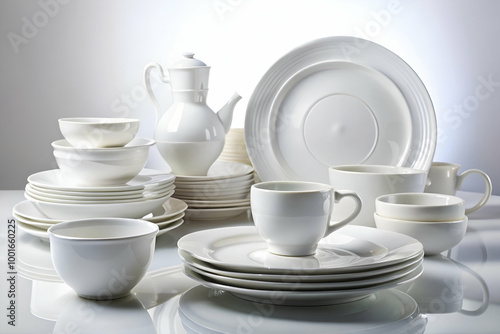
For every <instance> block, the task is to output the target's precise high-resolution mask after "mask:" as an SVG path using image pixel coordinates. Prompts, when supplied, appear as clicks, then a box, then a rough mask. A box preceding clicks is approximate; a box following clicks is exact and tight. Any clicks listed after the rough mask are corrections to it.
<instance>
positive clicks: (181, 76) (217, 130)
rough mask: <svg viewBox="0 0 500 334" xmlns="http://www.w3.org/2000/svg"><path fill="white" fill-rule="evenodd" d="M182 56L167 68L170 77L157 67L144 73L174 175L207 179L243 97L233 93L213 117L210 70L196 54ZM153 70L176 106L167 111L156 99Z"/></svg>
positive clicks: (161, 142)
mask: <svg viewBox="0 0 500 334" xmlns="http://www.w3.org/2000/svg"><path fill="white" fill-rule="evenodd" d="M182 56H183V57H182V58H181V59H179V60H178V61H176V62H175V63H174V64H173V66H172V67H170V68H168V74H169V77H166V76H165V75H164V72H163V68H162V67H161V65H160V64H157V63H150V64H148V65H147V66H146V68H145V70H144V82H145V84H146V88H147V92H148V95H149V97H150V98H151V100H152V101H153V105H154V107H155V109H156V122H157V125H156V130H155V139H156V141H157V147H158V150H159V151H160V154H161V155H162V157H163V158H164V159H165V161H167V163H168V165H169V166H170V167H171V168H172V170H173V173H174V174H182V175H207V171H208V169H209V167H210V165H212V164H213V162H214V161H215V160H216V159H217V157H218V156H219V154H220V153H221V151H222V149H223V147H224V139H225V136H226V133H227V132H228V131H229V129H230V128H231V122H232V119H233V110H234V106H235V105H236V103H237V102H238V101H239V100H240V99H241V96H239V95H238V94H236V93H234V95H233V96H232V97H231V99H229V100H228V102H227V103H226V105H224V106H223V107H222V108H221V109H220V110H219V111H218V112H217V113H214V112H213V110H212V109H210V108H209V107H208V106H207V104H206V98H207V94H208V77H209V72H210V67H209V66H207V65H206V64H205V63H203V62H202V61H200V60H198V59H196V58H194V54H193V53H184V54H183V55H182ZM152 70H157V71H158V72H159V74H160V79H161V80H162V81H163V82H164V83H168V84H170V85H171V88H172V90H171V93H172V97H173V103H172V105H171V106H170V107H169V108H168V109H167V110H166V111H165V109H164V108H162V107H161V106H160V104H159V103H158V100H157V99H156V97H155V95H154V92H153V89H152V83H151V78H150V75H151V71H152Z"/></svg>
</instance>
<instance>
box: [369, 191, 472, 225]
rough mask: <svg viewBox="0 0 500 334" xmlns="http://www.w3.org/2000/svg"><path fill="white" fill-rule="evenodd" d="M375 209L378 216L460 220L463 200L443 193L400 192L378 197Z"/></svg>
mask: <svg viewBox="0 0 500 334" xmlns="http://www.w3.org/2000/svg"><path fill="white" fill-rule="evenodd" d="M375 210H376V213H377V214H378V215H379V216H383V217H388V218H395V219H403V220H417V221H448V220H461V219H463V217H464V216H465V202H464V200H463V199H461V198H459V197H456V196H451V195H444V194H431V193H400V194H390V195H383V196H380V197H378V198H377V199H376V200H375Z"/></svg>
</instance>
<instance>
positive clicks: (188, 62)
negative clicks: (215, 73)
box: [173, 52, 207, 68]
mask: <svg viewBox="0 0 500 334" xmlns="http://www.w3.org/2000/svg"><path fill="white" fill-rule="evenodd" d="M202 66H203V67H206V66H207V64H205V63H204V62H202V61H201V60H199V59H196V58H194V53H192V52H184V53H183V54H182V58H181V59H179V60H178V61H176V62H175V63H174V66H173V67H177V68H179V67H181V68H187V67H202Z"/></svg>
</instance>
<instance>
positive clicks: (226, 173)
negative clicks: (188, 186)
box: [176, 161, 254, 182]
mask: <svg viewBox="0 0 500 334" xmlns="http://www.w3.org/2000/svg"><path fill="white" fill-rule="evenodd" d="M253 172H254V168H253V167H252V166H249V165H246V164H242V163H239V162H230V161H216V162H214V164H213V165H212V166H211V167H210V168H209V169H208V172H207V176H186V175H176V181H180V182H191V181H195V182H196V181H197V182H200V181H201V182H207V181H215V180H224V179H230V178H236V177H240V176H246V175H250V174H252V173H253Z"/></svg>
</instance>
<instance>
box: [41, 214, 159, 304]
mask: <svg viewBox="0 0 500 334" xmlns="http://www.w3.org/2000/svg"><path fill="white" fill-rule="evenodd" d="M158 230H159V229H158V226H157V225H155V224H153V223H150V222H147V221H143V220H137V219H123V218H96V219H84V220H75V221H68V222H64V223H61V224H57V225H54V226H52V227H51V228H49V229H48V234H49V238H50V252H51V257H52V261H53V263H54V267H55V269H56V271H57V273H58V275H59V276H60V277H61V278H62V279H63V280H64V282H66V284H68V285H69V286H70V287H71V288H72V289H73V290H75V291H76V293H77V294H78V295H79V296H81V297H84V298H89V299H97V300H109V299H116V298H121V297H124V296H126V295H128V294H129V293H130V290H131V289H132V288H133V287H134V286H135V285H136V284H137V283H139V281H140V280H141V279H142V277H144V275H145V274H146V271H147V269H148V267H149V264H150V262H151V259H152V257H153V253H154V248H155V237H156V234H157V233H158ZM117 275H121V276H117ZM125 278H126V279H125Z"/></svg>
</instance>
